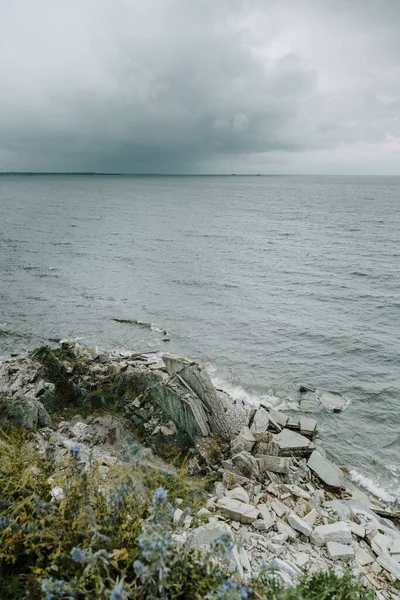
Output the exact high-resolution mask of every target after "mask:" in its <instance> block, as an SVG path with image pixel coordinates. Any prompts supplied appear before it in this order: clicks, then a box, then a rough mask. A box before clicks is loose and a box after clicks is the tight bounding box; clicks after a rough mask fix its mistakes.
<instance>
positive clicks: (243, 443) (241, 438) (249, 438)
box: [231, 427, 256, 452]
mask: <svg viewBox="0 0 400 600" xmlns="http://www.w3.org/2000/svg"><path fill="white" fill-rule="evenodd" d="M255 443H256V439H255V437H254V435H253V434H252V432H251V431H250V429H249V428H248V427H243V429H241V431H240V433H239V434H238V436H237V437H236V438H235V439H234V440H232V442H231V448H232V451H233V452H241V451H242V450H245V451H246V452H251V451H252V450H253V447H254V444H255Z"/></svg>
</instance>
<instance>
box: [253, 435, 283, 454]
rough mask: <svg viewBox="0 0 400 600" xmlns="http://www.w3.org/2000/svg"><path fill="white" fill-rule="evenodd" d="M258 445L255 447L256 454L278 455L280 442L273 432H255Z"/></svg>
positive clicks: (254, 452)
mask: <svg viewBox="0 0 400 600" xmlns="http://www.w3.org/2000/svg"><path fill="white" fill-rule="evenodd" d="M254 437H255V438H256V441H257V443H256V445H255V446H254V448H253V454H254V455H266V456H278V454H279V444H278V442H277V441H276V440H275V438H274V435H273V434H272V433H262V434H258V433H255V434H254Z"/></svg>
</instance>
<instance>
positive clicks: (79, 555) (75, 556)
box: [71, 547, 88, 565]
mask: <svg viewBox="0 0 400 600" xmlns="http://www.w3.org/2000/svg"><path fill="white" fill-rule="evenodd" d="M71 558H72V560H73V561H74V562H76V563H79V564H80V565H84V564H85V563H86V562H87V559H88V555H87V552H85V550H82V549H81V548H77V547H75V548H72V550H71Z"/></svg>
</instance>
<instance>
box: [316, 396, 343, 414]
mask: <svg viewBox="0 0 400 600" xmlns="http://www.w3.org/2000/svg"><path fill="white" fill-rule="evenodd" d="M319 399H320V402H321V404H322V406H323V407H324V408H326V410H330V411H332V412H342V410H344V408H345V406H346V404H347V401H346V399H345V398H343V396H342V395H341V394H338V393H337V392H322V393H321V395H320V397H319Z"/></svg>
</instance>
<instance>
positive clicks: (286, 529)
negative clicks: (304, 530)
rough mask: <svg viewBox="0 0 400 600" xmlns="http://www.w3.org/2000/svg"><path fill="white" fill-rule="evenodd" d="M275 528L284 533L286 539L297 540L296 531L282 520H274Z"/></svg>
mask: <svg viewBox="0 0 400 600" xmlns="http://www.w3.org/2000/svg"><path fill="white" fill-rule="evenodd" d="M276 528H277V530H278V533H284V534H285V535H287V537H288V539H289V540H290V541H291V542H295V541H297V539H298V534H297V533H296V531H295V530H294V529H292V528H291V527H290V525H288V524H287V523H285V522H284V521H281V520H280V519H277V521H276Z"/></svg>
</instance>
